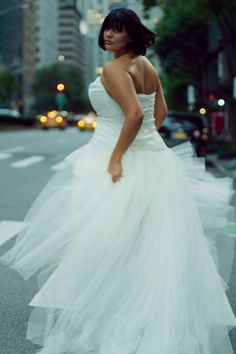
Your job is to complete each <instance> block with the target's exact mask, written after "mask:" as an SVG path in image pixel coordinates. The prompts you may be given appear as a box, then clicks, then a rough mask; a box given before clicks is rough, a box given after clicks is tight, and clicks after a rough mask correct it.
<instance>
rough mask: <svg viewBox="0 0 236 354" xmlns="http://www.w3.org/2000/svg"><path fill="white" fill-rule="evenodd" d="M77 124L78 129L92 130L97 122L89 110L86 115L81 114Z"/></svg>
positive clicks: (94, 115)
mask: <svg viewBox="0 0 236 354" xmlns="http://www.w3.org/2000/svg"><path fill="white" fill-rule="evenodd" d="M77 124H78V128H79V129H80V130H94V129H95V128H96V124H97V122H96V114H95V113H94V112H90V113H89V114H87V115H84V116H81V117H80V119H79V120H78V123H77Z"/></svg>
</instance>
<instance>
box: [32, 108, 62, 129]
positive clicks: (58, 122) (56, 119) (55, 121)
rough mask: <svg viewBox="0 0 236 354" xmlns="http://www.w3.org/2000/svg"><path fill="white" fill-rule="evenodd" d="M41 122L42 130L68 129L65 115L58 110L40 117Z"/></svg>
mask: <svg viewBox="0 0 236 354" xmlns="http://www.w3.org/2000/svg"><path fill="white" fill-rule="evenodd" d="M39 121H40V124H41V127H42V129H49V128H60V129H65V128H66V127H67V119H66V117H65V115H63V114H62V112H58V111H56V110H53V111H50V112H47V113H46V114H43V115H40V116H39Z"/></svg>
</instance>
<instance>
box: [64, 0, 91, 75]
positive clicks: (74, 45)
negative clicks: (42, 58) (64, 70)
mask: <svg viewBox="0 0 236 354" xmlns="http://www.w3.org/2000/svg"><path fill="white" fill-rule="evenodd" d="M80 20H81V13H80V11H79V9H78V6H77V3H76V0H59V45H58V55H59V58H60V60H61V62H63V63H65V64H70V65H73V66H75V67H77V68H78V70H79V71H80V72H81V74H82V76H83V77H84V78H85V70H84V67H85V66H86V57H85V48H84V47H85V40H84V37H83V35H82V34H81V31H80Z"/></svg>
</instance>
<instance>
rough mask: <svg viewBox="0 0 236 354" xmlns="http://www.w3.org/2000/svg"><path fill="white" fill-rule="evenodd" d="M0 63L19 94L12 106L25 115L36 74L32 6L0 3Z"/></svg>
mask: <svg viewBox="0 0 236 354" xmlns="http://www.w3.org/2000/svg"><path fill="white" fill-rule="evenodd" d="M0 16H1V17H0V57H1V62H2V64H3V65H4V66H5V68H7V69H8V70H10V71H11V72H12V73H14V74H15V75H16V78H17V82H18V86H19V87H20V91H19V94H18V97H16V98H15V102H12V104H14V105H15V106H16V107H17V108H18V109H19V110H22V111H23V112H25V113H27V112H29V110H30V107H31V103H32V95H31V88H32V82H33V77H34V70H35V23H34V8H33V6H28V7H25V6H22V3H21V2H19V3H16V2H15V1H14V0H1V2H0Z"/></svg>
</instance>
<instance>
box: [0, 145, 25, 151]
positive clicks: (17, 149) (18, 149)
mask: <svg viewBox="0 0 236 354" xmlns="http://www.w3.org/2000/svg"><path fill="white" fill-rule="evenodd" d="M24 150H25V147H24V146H15V147H13V148H9V149H5V150H1V151H0V152H4V153H5V152H6V153H8V152H10V153H12V152H21V151H24Z"/></svg>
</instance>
